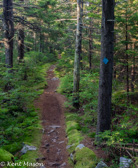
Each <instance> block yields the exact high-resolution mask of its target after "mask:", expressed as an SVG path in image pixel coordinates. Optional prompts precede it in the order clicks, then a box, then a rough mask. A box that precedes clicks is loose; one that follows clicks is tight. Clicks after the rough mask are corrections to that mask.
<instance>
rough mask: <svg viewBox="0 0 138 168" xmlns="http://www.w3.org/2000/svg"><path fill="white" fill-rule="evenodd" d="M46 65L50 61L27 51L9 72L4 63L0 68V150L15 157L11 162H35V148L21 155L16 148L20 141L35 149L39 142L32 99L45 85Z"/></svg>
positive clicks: (39, 133)
mask: <svg viewBox="0 0 138 168" xmlns="http://www.w3.org/2000/svg"><path fill="white" fill-rule="evenodd" d="M36 61H37V62H36ZM49 67H50V64H48V63H46V64H42V63H41V62H39V61H38V60H37V59H35V57H34V58H33V56H32V55H31V54H28V55H26V59H25V62H24V63H21V64H20V65H17V66H16V69H13V72H12V73H8V72H6V69H5V67H4V66H1V67H0V72H1V73H0V74H1V75H0V76H1V81H0V125H1V128H0V150H6V151H8V152H10V153H11V154H13V155H14V156H16V157H14V160H15V162H19V161H22V162H23V161H28V162H32V163H33V162H36V161H35V159H36V158H37V156H38V150H36V151H29V152H27V153H26V154H25V155H22V156H20V154H19V151H20V150H21V149H22V147H23V143H25V144H27V143H29V144H31V145H32V146H35V147H37V149H38V147H39V145H40V140H41V129H42V128H41V124H40V120H39V114H38V110H36V109H35V107H34V100H35V99H36V98H37V97H38V96H39V95H40V94H42V93H43V90H44V88H45V87H46V86H47V83H46V80H45V76H46V71H47V69H48V68H49ZM3 155H5V153H4V152H3ZM1 159H2V156H1V155H0V160H1ZM2 161H7V160H2ZM9 161H10V160H9Z"/></svg>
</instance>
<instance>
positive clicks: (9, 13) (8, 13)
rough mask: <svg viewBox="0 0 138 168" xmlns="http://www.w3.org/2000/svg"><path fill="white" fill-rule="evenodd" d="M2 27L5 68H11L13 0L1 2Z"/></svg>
mask: <svg viewBox="0 0 138 168" xmlns="http://www.w3.org/2000/svg"><path fill="white" fill-rule="evenodd" d="M3 27H4V45H5V57H6V59H5V63H6V67H7V68H12V67H13V38H14V22H13V0H3Z"/></svg>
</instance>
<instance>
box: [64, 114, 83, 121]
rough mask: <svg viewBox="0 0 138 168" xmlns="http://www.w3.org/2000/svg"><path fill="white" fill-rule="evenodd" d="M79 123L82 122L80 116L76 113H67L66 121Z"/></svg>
mask: <svg viewBox="0 0 138 168" xmlns="http://www.w3.org/2000/svg"><path fill="white" fill-rule="evenodd" d="M74 120H75V121H76V120H77V121H78V120H80V117H79V116H78V114H75V113H67V114H66V121H74Z"/></svg>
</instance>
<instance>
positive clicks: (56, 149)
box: [35, 65, 71, 168]
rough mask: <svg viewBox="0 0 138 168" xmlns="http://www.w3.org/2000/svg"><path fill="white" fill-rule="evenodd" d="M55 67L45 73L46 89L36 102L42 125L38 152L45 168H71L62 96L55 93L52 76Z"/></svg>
mask: <svg viewBox="0 0 138 168" xmlns="http://www.w3.org/2000/svg"><path fill="white" fill-rule="evenodd" d="M54 69H55V65H52V66H51V67H50V69H49V70H48V72H47V75H48V76H47V82H48V87H47V88H46V89H45V91H44V93H43V94H42V95H41V96H40V98H39V99H38V100H37V101H36V103H35V104H36V106H37V107H38V108H40V111H41V120H42V125H43V138H42V143H41V149H40V152H41V153H42V154H43V156H44V158H43V160H44V161H43V163H44V165H45V168H71V167H70V166H69V165H68V155H69V154H68V152H67V150H66V146H67V138H66V133H65V115H64V107H63V104H64V102H65V98H64V96H62V95H60V94H59V93H57V92H56V89H57V87H58V85H59V79H58V78H56V77H55V76H54V72H53V71H54Z"/></svg>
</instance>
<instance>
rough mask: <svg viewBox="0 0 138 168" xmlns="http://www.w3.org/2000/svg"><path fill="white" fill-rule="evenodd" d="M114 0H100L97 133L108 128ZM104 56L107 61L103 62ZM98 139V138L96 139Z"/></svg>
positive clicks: (109, 118) (109, 119) (109, 120)
mask: <svg viewBox="0 0 138 168" xmlns="http://www.w3.org/2000/svg"><path fill="white" fill-rule="evenodd" d="M113 31H114V0H102V35H101V60H100V80H99V97H98V119H97V134H99V132H104V131H105V130H109V129H110V124H111V95H112V72H113V50H114V33H113ZM104 58H106V59H108V63H107V62H106V63H104V61H103V60H104ZM97 140H98V139H97Z"/></svg>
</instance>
